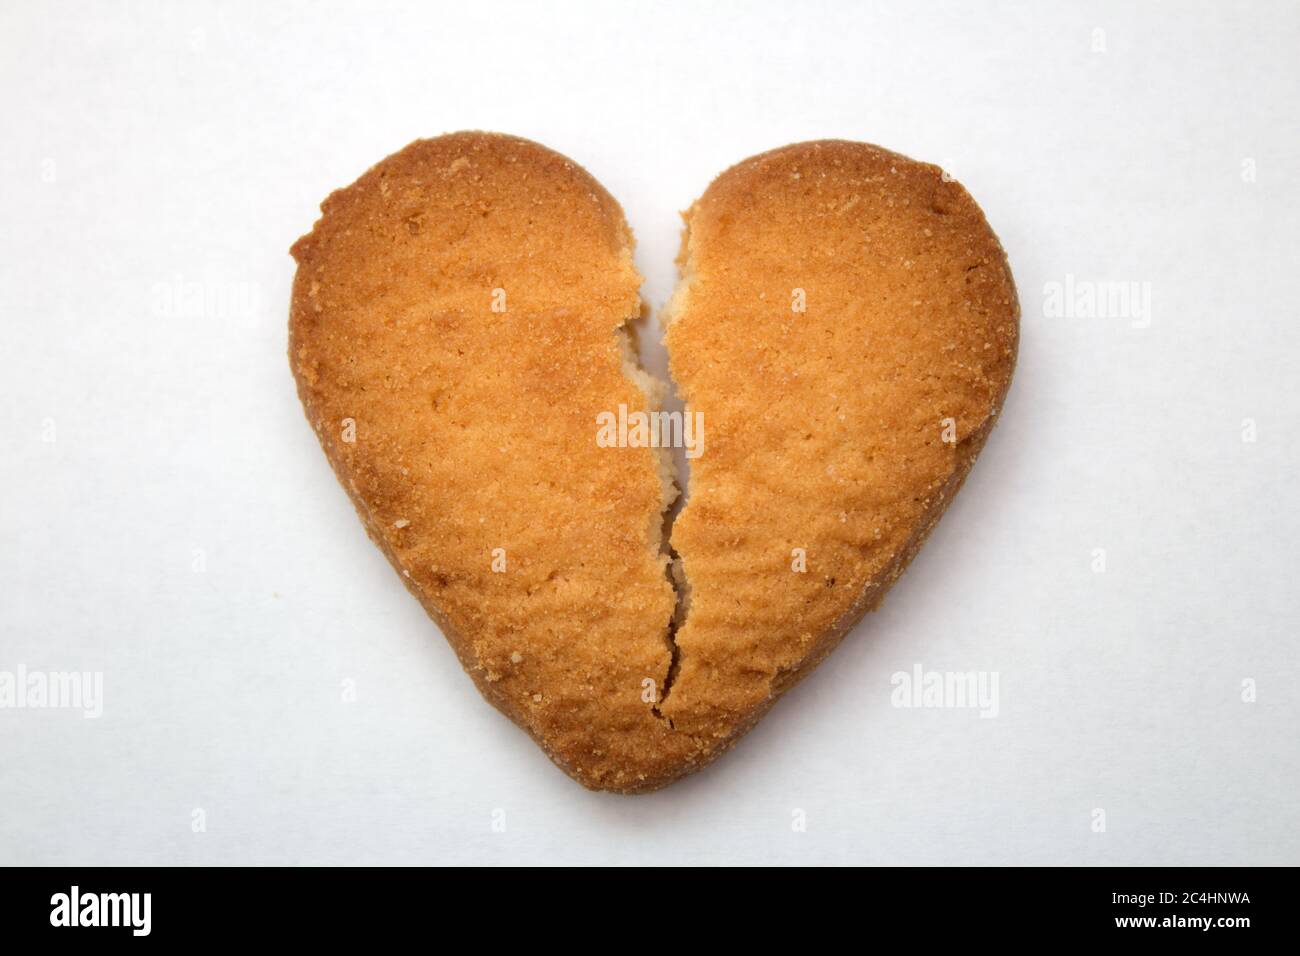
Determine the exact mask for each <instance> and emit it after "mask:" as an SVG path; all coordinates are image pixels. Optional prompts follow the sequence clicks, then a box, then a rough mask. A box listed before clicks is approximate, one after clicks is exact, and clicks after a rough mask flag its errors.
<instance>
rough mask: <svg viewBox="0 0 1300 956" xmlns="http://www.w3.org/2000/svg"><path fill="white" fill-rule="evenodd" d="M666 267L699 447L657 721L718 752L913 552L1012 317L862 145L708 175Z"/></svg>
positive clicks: (993, 282)
mask: <svg viewBox="0 0 1300 956" xmlns="http://www.w3.org/2000/svg"><path fill="white" fill-rule="evenodd" d="M681 265H682V271H683V281H682V284H681V286H680V287H679V289H678V291H677V293H676V294H675V295H674V299H673V302H672V303H671V307H670V310H669V311H670V315H669V322H670V324H669V328H668V334H667V344H668V349H669V354H670V356H671V362H672V370H673V376H674V379H675V380H676V382H677V385H678V389H679V391H680V392H681V394H682V397H683V399H684V400H685V401H686V403H687V406H688V409H689V410H691V411H700V412H702V413H703V415H704V420H705V423H706V433H707V435H708V441H707V449H706V451H705V454H704V455H703V456H702V457H701V458H699V459H698V460H697V461H696V462H694V463H693V466H692V474H691V485H690V489H689V503H688V504H687V506H686V507H685V509H684V510H683V511H682V513H681V515H680V516H679V517H678V519H677V522H676V524H675V526H674V528H673V533H672V543H673V548H674V550H675V551H676V552H677V553H678V554H679V555H680V557H681V560H682V564H683V568H684V573H685V577H686V578H687V579H688V580H689V581H690V585H691V606H690V611H689V614H688V616H687V618H686V621H685V623H684V625H683V626H682V627H681V629H680V630H679V631H678V632H677V634H676V643H677V647H678V655H679V670H678V673H677V677H676V680H675V683H674V684H673V686H672V688H671V690H670V692H669V695H668V697H667V699H666V700H665V701H664V703H663V705H662V712H663V713H664V715H665V716H666V717H668V718H669V719H671V720H672V721H673V723H674V726H675V728H676V730H677V732H685V733H688V734H691V735H693V736H695V737H696V738H697V739H699V740H701V741H709V740H713V741H718V742H722V743H725V742H728V741H731V740H734V739H735V738H736V737H737V736H738V735H739V734H741V733H743V732H744V731H745V730H747V729H748V728H749V727H751V726H753V724H754V723H755V721H756V720H757V719H758V717H760V716H761V715H762V714H763V713H764V712H765V711H766V709H767V708H768V707H770V706H771V704H772V703H773V702H774V701H775V699H776V697H777V696H779V694H781V693H783V692H784V691H785V690H786V689H788V688H789V687H790V686H791V685H793V684H794V683H795V682H796V681H797V679H798V678H800V677H802V676H804V675H806V674H807V673H808V672H809V671H810V670H811V669H812V668H813V667H814V666H815V665H816V664H817V663H818V662H820V661H821V660H822V659H823V658H824V657H825V656H826V655H827V654H828V653H829V652H830V650H831V649H833V647H834V646H835V644H836V643H838V641H839V640H840V638H842V637H843V635H844V634H845V633H846V632H847V631H848V630H849V629H850V628H851V627H852V626H853V624H855V623H856V622H857V621H858V620H859V619H860V618H861V616H862V614H863V613H864V612H865V611H867V610H869V609H871V608H874V607H876V606H877V605H878V604H879V603H880V601H881V599H882V598H883V597H884V594H885V592H886V591H887V590H888V588H889V586H890V585H891V584H892V583H893V582H894V580H895V579H897V577H898V575H899V574H901V573H902V571H903V569H904V568H905V567H906V566H907V563H908V562H909V561H910V560H911V559H912V557H913V556H914V555H915V554H916V552H917V551H918V550H919V548H920V546H921V544H922V542H923V541H924V539H925V536H926V535H927V534H928V533H929V530H930V529H931V528H932V527H933V525H934V523H935V522H936V521H937V520H938V518H939V516H940V515H941V514H942V513H943V510H944V509H945V508H946V507H947V505H948V503H949V502H950V501H951V499H952V496H953V495H954V494H955V493H956V491H957V489H958V488H959V487H960V485H961V483H962V481H963V480H964V478H965V476H966V474H967V472H968V471H969V469H970V467H971V464H972V463H973V461H974V459H975V456H976V455H977V454H978V452H979V449H980V448H981V447H982V445H983V442H984V439H985V437H986V436H987V434H988V431H989V429H990V428H991V427H992V424H993V422H994V420H995V418H996V416H997V413H998V411H999V410H1000V408H1001V404H1002V400H1003V398H1004V396H1005V395H1006V391H1007V387H1008V385H1009V383H1010V380H1011V373H1012V369H1013V367H1014V363H1015V355H1016V346H1017V338H1018V325H1019V322H1018V318H1019V307H1018V304H1017V300H1016V294H1015V288H1014V285H1013V283H1012V279H1011V272H1010V269H1009V268H1008V266H1007V263H1006V256H1005V254H1004V253H1003V251H1002V248H1001V246H1000V245H999V244H998V241H997V238H996V236H994V234H993V232H992V230H991V229H990V228H989V226H988V224H987V222H986V221H985V220H984V216H983V214H982V213H981V212H980V210H979V208H978V207H977V206H976V205H975V203H974V201H973V200H972V199H971V198H970V196H969V195H968V194H967V193H966V191H965V190H964V189H962V188H961V186H959V185H958V184H956V183H954V182H951V181H949V180H947V178H946V177H944V176H943V174H942V172H941V170H939V169H938V168H937V167H934V166H930V165H926V164H923V163H917V162H915V161H913V160H910V159H907V158H906V157H903V156H899V155H897V154H895V153H890V152H888V151H886V150H883V149H880V148H878V147H875V146H870V145H866V144H862V143H850V142H843V141H823V142H814V143H802V144H798V145H794V146H788V147H785V148H783V149H778V150H774V151H772V152H769V153H764V154H762V155H760V156H756V157H753V158H752V159H749V160H746V161H745V162H742V163H740V164H739V165H737V166H735V167H733V168H732V169H730V170H728V171H727V172H725V173H723V174H722V175H721V176H719V177H718V178H717V179H716V180H715V181H714V182H713V184H712V185H711V186H710V187H709V189H708V190H707V191H706V192H705V194H704V196H703V197H701V199H700V200H699V201H698V202H697V203H696V204H695V205H694V206H693V207H692V209H691V210H690V212H689V213H688V214H687V236H686V237H685V238H684V242H683V255H682V259H681ZM800 305H802V306H803V307H804V309H805V311H797V308H798V307H799V306H800ZM948 420H951V425H952V428H951V432H952V434H951V436H950V435H948V434H945V426H946V425H947V424H948ZM948 437H952V438H953V439H954V440H953V441H951V442H948V441H945V440H944V439H945V438H948ZM801 554H802V556H803V560H804V561H805V562H806V570H805V571H803V572H798V571H796V570H794V568H796V567H797V566H798V563H797V562H798V561H799V558H800V555H801Z"/></svg>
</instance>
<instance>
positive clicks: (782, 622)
mask: <svg viewBox="0 0 1300 956" xmlns="http://www.w3.org/2000/svg"><path fill="white" fill-rule="evenodd" d="M322 212H323V215H322V217H321V219H320V220H319V221H318V222H317V223H316V225H315V227H314V228H313V230H312V231H311V233H310V234H309V235H307V236H304V237H303V238H302V239H300V240H299V241H298V242H297V243H296V244H295V245H294V247H293V249H292V252H293V255H294V257H295V259H296V260H297V262H298V272H297V275H296V277H295V281H294V288H293V297H292V305H291V315H290V363H291V366H292V368H293V372H294V375H295V378H296V380H297V383H298V391H299V395H300V397H301V399H302V402H303V405H304V407H305V409H306V412H307V417H308V420H309V421H310V422H311V424H312V426H313V427H314V428H315V430H316V433H317V436H318V437H319V439H320V442H321V444H322V446H323V448H324V449H325V452H326V455H327V457H328V458H329V460H330V462H331V464H332V466H333V468H334V470H335V472H336V474H337V475H338V477H339V480H340V482H341V483H342V485H343V487H344V488H345V489H346V490H347V492H348V493H349V495H350V496H351V498H352V501H353V503H354V505H355V506H356V508H357V511H358V513H359V514H360V516H361V518H362V521H363V523H364V524H365V527H366V529H367V531H368V533H369V535H370V537H371V538H372V539H373V540H374V541H375V543H376V544H377V545H378V546H379V547H380V548H381V550H382V551H383V552H384V554H385V555H386V556H387V557H388V559H389V561H390V562H391V563H392V564H393V566H394V568H395V569H397V571H398V572H399V574H400V575H401V576H402V579H403V580H404V582H405V583H406V585H407V587H408V588H409V589H410V590H411V591H412V593H413V594H415V596H416V597H417V598H418V599H419V600H420V601H421V603H422V604H423V606H424V607H425V609H426V610H427V611H428V613H429V614H430V616H431V617H432V618H433V620H434V621H435V622H436V623H437V624H438V626H439V627H440V628H441V630H442V631H443V633H444V634H445V635H446V637H447V639H448V641H449V642H450V644H451V645H452V647H453V648H454V649H455V651H456V653H457V655H458V656H459V658H460V660H461V663H462V664H463V665H464V667H465V669H466V671H467V672H468V673H469V674H470V676H471V677H472V678H473V679H474V681H475V683H476V684H477V685H478V687H479V689H480V691H481V692H482V693H483V695H484V696H485V697H486V698H487V699H488V700H489V701H490V702H491V703H492V704H493V705H495V706H496V707H497V708H499V709H500V710H501V711H502V712H503V713H505V714H506V715H507V716H508V717H510V718H511V719H512V720H514V721H515V722H516V723H518V724H519V725H520V726H521V727H523V728H524V729H525V730H527V731H528V732H529V733H530V734H531V735H532V736H533V738H534V739H535V740H536V741H537V742H538V743H539V744H540V745H541V747H542V748H543V749H544V750H545V751H546V753H547V754H548V755H549V756H550V757H551V758H552V759H553V760H554V761H555V762H556V763H557V764H558V765H559V766H560V767H561V768H562V769H564V770H565V771H566V772H567V773H569V774H570V775H571V776H572V777H574V778H575V779H576V780H578V781H579V782H580V783H582V784H583V785H585V786H588V787H592V788H595V789H603V790H612V791H618V792H637V791H643V790H652V789H655V788H657V787H660V786H662V785H664V784H665V783H668V782H670V781H672V780H674V779H676V778H678V777H680V776H682V775H684V774H686V773H689V772H691V771H692V770H694V769H697V768H699V767H701V766H703V765H704V764H706V763H708V762H709V761H710V760H712V759H714V758H715V757H716V756H718V755H719V754H720V753H722V752H723V751H725V750H726V749H727V747H729V746H730V744H732V743H733V742H734V741H735V740H736V739H738V737H739V736H740V735H741V734H742V733H743V732H744V731H745V730H746V729H748V728H749V727H750V726H752V725H753V723H754V722H755V721H757V719H758V718H759V717H760V716H761V715H762V714H763V713H764V712H765V711H766V709H767V707H768V706H770V704H771V703H772V701H773V700H775V698H776V696H777V695H779V694H780V692H781V691H783V690H784V689H785V688H786V687H788V686H789V685H790V684H792V683H793V681H794V680H795V679H797V678H798V677H800V676H802V675H803V674H805V673H807V671H808V670H809V669H810V668H811V667H812V666H813V665H814V664H815V663H817V661H819V660H820V659H821V658H822V657H824V656H825V654H826V653H827V652H828V651H829V650H830V649H831V648H832V647H833V646H834V644H835V643H836V642H837V641H838V639H839V638H840V637H841V636H842V635H843V633H844V632H845V631H846V630H847V629H848V628H849V627H851V626H852V624H853V623H854V622H855V621H856V620H857V618H858V617H860V616H861V614H862V613H863V612H864V611H865V610H868V609H870V608H871V607H873V606H875V604H876V603H878V601H879V599H880V597H881V596H883V593H884V591H885V590H886V589H887V588H888V586H889V584H890V583H892V581H893V579H894V578H895V577H896V576H897V575H898V573H899V572H901V570H902V568H903V567H904V566H905V565H906V563H907V561H908V560H910V558H911V556H912V555H913V554H914V553H915V551H916V549H917V548H918V547H919V546H920V543H921V541H922V540H923V538H924V536H925V533H926V532H927V531H928V529H929V528H930V527H931V526H932V524H933V522H934V520H936V519H937V517H938V515H939V514H940V513H941V512H942V510H943V508H944V507H945V506H946V503H947V501H948V500H950V499H951V496H952V494H953V493H955V491H956V489H957V487H958V486H959V485H960V483H961V480H962V478H963V477H964V476H965V473H966V471H967V470H968V469H969V467H970V463H971V462H972V461H973V459H974V456H975V454H976V453H977V452H978V450H979V448H980V446H981V445H982V443H983V441H984V438H985V436H986V435H987V432H988V429H989V427H990V426H991V424H992V422H993V420H994V418H995V417H996V413H997V410H998V409H999V408H1000V405H1001V401H1002V398H1003V396H1004V394H1005V391H1006V387H1007V384H1008V382H1009V378H1010V374H1011V368H1012V365H1013V363H1014V356H1015V344H1016V329H1017V310H1016V305H1015V294H1014V289H1013V287H1012V284H1011V278H1010V273H1009V271H1008V269H1007V267H1006V262H1005V256H1004V255H1003V253H1002V250H1001V248H1000V247H999V246H998V243H997V240H996V238H995V237H994V236H993V234H992V232H991V231H990V230H989V228H988V226H987V224H986V223H985V222H984V219H983V216H982V214H981V213H980V212H979V209H978V208H977V207H976V206H975V204H974V203H973V202H972V201H971V200H970V198H969V196H967V195H966V193H965V192H964V191H963V190H962V189H961V187H960V186H957V185H956V184H955V183H951V182H947V181H945V180H944V178H943V177H942V176H941V174H940V172H939V170H938V169H936V168H935V167H931V166H925V165H922V164H918V163H914V162H912V161H911V160H907V159H905V158H903V157H901V156H896V155H894V154H891V153H887V152H885V151H883V150H878V149H876V148H875V147H868V146H865V145H862V144H851V143H813V144H802V145H799V146H794V147H787V148H786V149H783V150H777V151H775V152H773V153H769V154H765V155H763V156H760V157H755V158H754V159H752V160H747V161H746V162H744V163H741V164H740V165H738V166H736V167H733V168H732V169H731V170H728V171H727V172H726V173H724V174H723V175H722V176H720V177H719V178H718V179H717V180H716V181H715V182H714V183H713V185H712V186H710V188H709V189H708V191H707V192H706V193H705V195H704V196H703V197H702V198H701V199H700V200H699V201H698V202H697V203H696V204H695V205H694V206H693V207H692V209H691V211H690V212H689V213H688V215H687V222H688V233H687V236H686V238H685V239H684V242H683V256H682V263H681V264H682V268H683V277H682V281H681V283H680V285H679V287H678V290H677V292H676V294H675V295H674V297H673V300H672V302H671V303H670V306H669V308H668V309H667V310H666V312H667V314H666V316H665V318H666V319H667V321H668V331H667V343H668V347H669V351H670V358H671V363H672V369H673V373H674V375H675V377H676V378H677V380H678V387H679V389H680V390H681V391H682V394H683V397H684V398H685V399H686V401H687V402H688V413H690V414H696V413H698V415H699V416H701V417H702V419H703V421H704V427H705V431H704V436H705V440H704V442H703V444H702V450H703V453H702V454H701V455H700V456H699V457H698V458H696V459H695V460H693V461H692V473H691V487H690V494H689V502H688V504H687V505H686V507H685V509H684V510H683V512H682V514H681V515H680V517H679V518H678V519H677V521H676V523H675V525H674V526H673V529H672V532H671V546H672V549H673V550H675V551H676V553H677V555H678V556H679V557H678V558H677V560H675V561H674V560H673V556H672V555H671V554H670V552H669V542H668V541H666V540H665V535H664V515H665V512H666V511H667V509H668V507H669V505H670V504H671V503H672V500H673V498H674V497H675V494H676V491H675V489H674V487H673V483H672V478H671V466H670V464H669V461H668V457H667V454H666V452H665V451H664V450H662V449H657V448H649V447H605V446H604V445H603V444H602V443H600V442H598V440H597V434H598V426H597V423H598V422H599V421H600V420H601V418H600V416H602V415H609V414H611V413H615V412H617V411H618V410H619V409H620V407H622V408H624V409H626V410H627V412H629V413H631V412H637V411H642V412H653V411H655V410H657V409H658V408H659V403H660V402H661V400H662V396H663V394H664V386H663V385H662V383H658V382H656V381H654V380H653V379H651V378H650V377H649V376H646V375H645V374H644V373H642V372H640V371H639V370H638V368H637V367H636V362H635V345H634V342H633V341H632V336H631V334H630V331H629V325H628V324H629V323H630V322H631V321H633V320H635V319H636V318H637V317H638V316H639V315H640V314H641V311H642V304H641V300H640V298H639V287H640V284H641V277H640V276H639V275H638V273H637V271H636V269H635V267H634V266H633V264H632V255H631V253H632V238H631V233H630V231H629V229H628V227H627V224H626V222H625V221H624V217H623V213H622V210H621V209H620V208H619V206H618V204H617V203H616V202H615V201H614V200H613V199H612V198H611V197H610V196H609V194H608V193H607V192H606V191H605V190H604V189H603V188H602V187H601V186H600V185H599V184H598V183H597V182H596V181H595V180H594V179H593V178H592V177H591V176H590V175H589V174H587V173H586V172H585V171H584V170H583V169H581V168H580V167H579V166H577V165H576V164H574V163H573V162H571V161H570V160H568V159H566V158H565V157H563V156H561V155H559V154H557V153H555V152H553V151H551V150H548V149H546V148H545V147H542V146H539V145H537V144H535V143H531V142H528V141H526V140H521V139H517V138H514V137H509V136H502V135H498V134H486V133H457V134H451V135H448V136H443V137H439V138H437V139H432V140H421V141H417V142H415V143H412V144H411V145H410V146H408V147H407V148H406V149H404V150H402V151H400V152H399V153H396V154H394V155H393V156H391V157H389V158H388V159H386V160H384V161H383V162H381V163H379V164H378V165H377V166H375V167H374V168H372V169H371V170H369V171H368V172H367V173H366V174H365V175H363V176H362V177H361V178H360V179H359V180H357V182H355V183H354V184H353V185H351V186H349V187H347V188H346V189H343V190H340V191H338V192H336V193H334V194H332V195H331V196H330V197H329V198H328V199H327V200H326V201H325V203H324V204H323V205H322ZM796 290H799V291H796ZM800 306H801V307H802V310H801V309H800ZM797 549H798V550H797ZM799 550H801V551H802V553H803V555H804V561H803V564H804V568H803V569H802V570H796V569H795V568H796V566H797V564H798V562H797V560H796V559H795V558H794V557H792V555H797V554H798V553H799ZM674 565H675V566H674ZM674 581H675V582H676V584H674ZM679 598H680V600H679ZM679 622H680V623H679Z"/></svg>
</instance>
